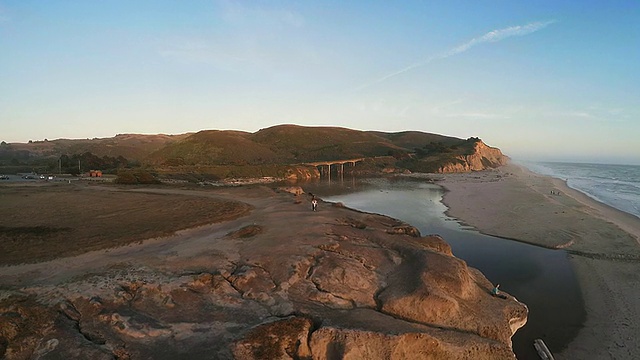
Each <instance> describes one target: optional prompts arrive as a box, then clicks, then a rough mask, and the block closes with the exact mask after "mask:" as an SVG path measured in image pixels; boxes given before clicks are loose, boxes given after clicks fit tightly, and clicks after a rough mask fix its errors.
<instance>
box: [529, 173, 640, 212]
mask: <svg viewBox="0 0 640 360" xmlns="http://www.w3.org/2000/svg"><path fill="white" fill-rule="evenodd" d="M522 165H524V166H526V167H527V168H529V169H530V170H532V171H535V172H537V173H539V174H542V175H548V176H553V177H555V178H559V179H562V180H565V181H567V185H569V187H571V188H573V189H576V190H578V191H581V192H583V193H585V194H587V195H589V196H590V197H592V198H593V199H595V200H597V201H600V202H602V203H605V204H607V205H609V206H612V207H614V208H616V209H618V210H622V211H624V212H627V213H629V214H632V215H635V216H637V217H640V166H637V165H606V164H577V163H558V162H523V163H522Z"/></svg>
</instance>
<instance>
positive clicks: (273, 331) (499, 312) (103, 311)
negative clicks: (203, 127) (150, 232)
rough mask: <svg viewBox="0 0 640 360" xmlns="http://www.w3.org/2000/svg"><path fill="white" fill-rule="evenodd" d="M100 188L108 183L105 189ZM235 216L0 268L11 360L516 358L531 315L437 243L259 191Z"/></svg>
mask: <svg viewBox="0 0 640 360" xmlns="http://www.w3.org/2000/svg"><path fill="white" fill-rule="evenodd" d="M107 191H108V190H107ZM144 191H146V192H154V193H173V194H184V195H189V196H209V197H216V198H219V199H234V200H240V201H243V202H246V203H248V204H249V205H251V206H252V208H253V210H252V211H251V213H250V214H249V215H247V216H244V217H241V218H239V219H236V220H231V221H227V222H224V223H220V224H213V225H207V226H203V227H199V228H196V229H192V230H188V231H182V232H180V233H178V234H176V235H175V236H171V237H167V238H161V239H150V240H148V241H145V242H143V243H141V244H134V245H130V246H127V247H121V248H117V249H112V250H109V251H100V252H92V253H87V254H84V255H80V256H77V257H74V258H67V259H58V260H54V261H51V262H48V263H39V264H29V265H18V266H12V267H4V268H2V269H1V270H0V285H1V286H2V289H3V290H2V291H1V293H0V353H1V354H3V355H4V356H5V358H7V359H23V358H30V357H36V358H41V359H47V358H93V359H103V358H104V359H112V358H117V359H140V358H153V359H173V358H177V357H184V356H187V355H188V356H189V357H190V358H193V359H198V358H212V357H213V358H219V359H226V358H237V359H264V358H269V359H292V358H298V359H311V358H313V359H335V358H344V359H362V358H368V359H388V358H391V359H405V358H411V359H421V358H422V359H434V358H436V359H437V358H459V359H512V358H514V354H513V352H512V351H511V340H510V338H511V336H512V335H513V333H514V331H515V330H517V329H518V328H519V327H521V326H522V325H524V323H525V322H526V316H527V308H526V306H525V305H523V304H521V303H519V302H518V301H516V300H515V299H514V298H512V297H508V299H506V300H503V299H498V298H494V297H492V296H491V295H490V289H491V287H492V284H491V283H490V282H489V281H488V280H487V279H486V278H485V277H484V276H483V275H482V274H481V273H480V272H479V271H478V270H476V269H473V268H469V267H468V266H467V265H466V263H465V262H464V261H462V260H460V259H457V258H455V257H454V256H452V254H451V250H450V248H449V246H448V244H447V243H446V242H445V241H444V240H443V239H442V238H440V237H439V236H421V235H420V234H419V233H418V231H417V230H416V229H415V228H412V227H411V226H410V225H408V224H403V223H401V222H399V221H397V220H394V219H391V218H388V217H385V216H380V215H375V214H367V213H361V212H357V211H353V210H350V209H347V208H343V207H340V206H332V205H331V204H328V203H322V202H321V204H320V208H319V211H318V212H312V211H310V207H308V206H307V205H308V201H307V200H308V199H307V198H306V195H304V194H301V195H294V194H291V193H287V192H278V191H274V190H272V189H269V188H266V187H253V188H235V189H228V188H226V189H218V190H215V192H213V193H212V192H210V191H207V192H204V191H194V190H177V189H167V188H162V189H145V190H144Z"/></svg>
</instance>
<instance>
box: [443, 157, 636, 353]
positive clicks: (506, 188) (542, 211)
mask: <svg viewBox="0 0 640 360" xmlns="http://www.w3.org/2000/svg"><path fill="white" fill-rule="evenodd" d="M436 183H437V184H438V185H440V186H442V187H443V188H444V189H445V194H444V195H443V198H442V202H443V204H444V205H445V206H446V207H447V208H448V210H447V215H448V216H451V217H453V218H456V219H459V220H460V221H461V223H463V224H465V225H468V226H470V227H473V228H475V229H476V230H478V231H479V232H481V233H483V234H486V235H491V236H495V237H500V238H503V239H507V240H512V241H518V242H524V243H528V244H532V245H537V246H542V247H545V248H550V249H562V250H564V251H566V252H567V254H568V257H569V261H570V263H571V266H572V269H573V271H574V274H575V276H576V278H577V281H578V283H579V286H580V292H581V294H582V298H583V302H584V309H585V311H586V319H585V321H584V323H583V324H570V325H571V326H578V327H580V329H579V330H578V333H577V335H576V336H575V338H574V339H573V340H572V341H571V342H570V343H569V344H567V345H566V347H565V348H563V349H552V351H554V350H555V351H554V355H555V356H556V358H557V359H574V358H637V357H640V345H638V344H636V343H635V342H634V340H633V339H635V334H637V333H639V332H640V328H639V327H638V325H635V323H634V321H635V320H634V319H637V318H639V317H640V301H639V300H637V299H640V289H636V285H637V283H638V282H640V246H639V244H640V219H638V218H637V217H635V216H634V215H632V214H629V213H626V212H623V211H621V210H619V209H616V208H613V207H611V206H609V205H607V204H604V203H601V202H598V201H597V200H595V199H593V198H591V197H589V196H588V195H586V194H584V193H582V192H580V191H579V190H576V189H572V188H570V187H569V186H568V185H567V184H566V182H564V181H563V180H562V179H558V178H553V177H550V176H546V175H540V174H537V173H534V172H532V171H530V170H529V169H527V168H525V167H523V166H521V165H515V164H508V165H506V166H504V167H501V168H499V169H496V170H493V171H486V172H479V173H466V174H445V175H443V176H442V178H441V180H437V181H436ZM552 191H554V192H555V194H558V195H555V194H552Z"/></svg>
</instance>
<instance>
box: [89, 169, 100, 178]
mask: <svg viewBox="0 0 640 360" xmlns="http://www.w3.org/2000/svg"><path fill="white" fill-rule="evenodd" d="M89 177H102V170H89Z"/></svg>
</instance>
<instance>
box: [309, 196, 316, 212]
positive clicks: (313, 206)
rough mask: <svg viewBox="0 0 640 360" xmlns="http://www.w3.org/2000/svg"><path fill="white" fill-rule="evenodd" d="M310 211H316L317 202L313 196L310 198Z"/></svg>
mask: <svg viewBox="0 0 640 360" xmlns="http://www.w3.org/2000/svg"><path fill="white" fill-rule="evenodd" d="M311 210H312V211H317V210H318V200H317V199H316V197H315V196H314V197H312V198H311Z"/></svg>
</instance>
